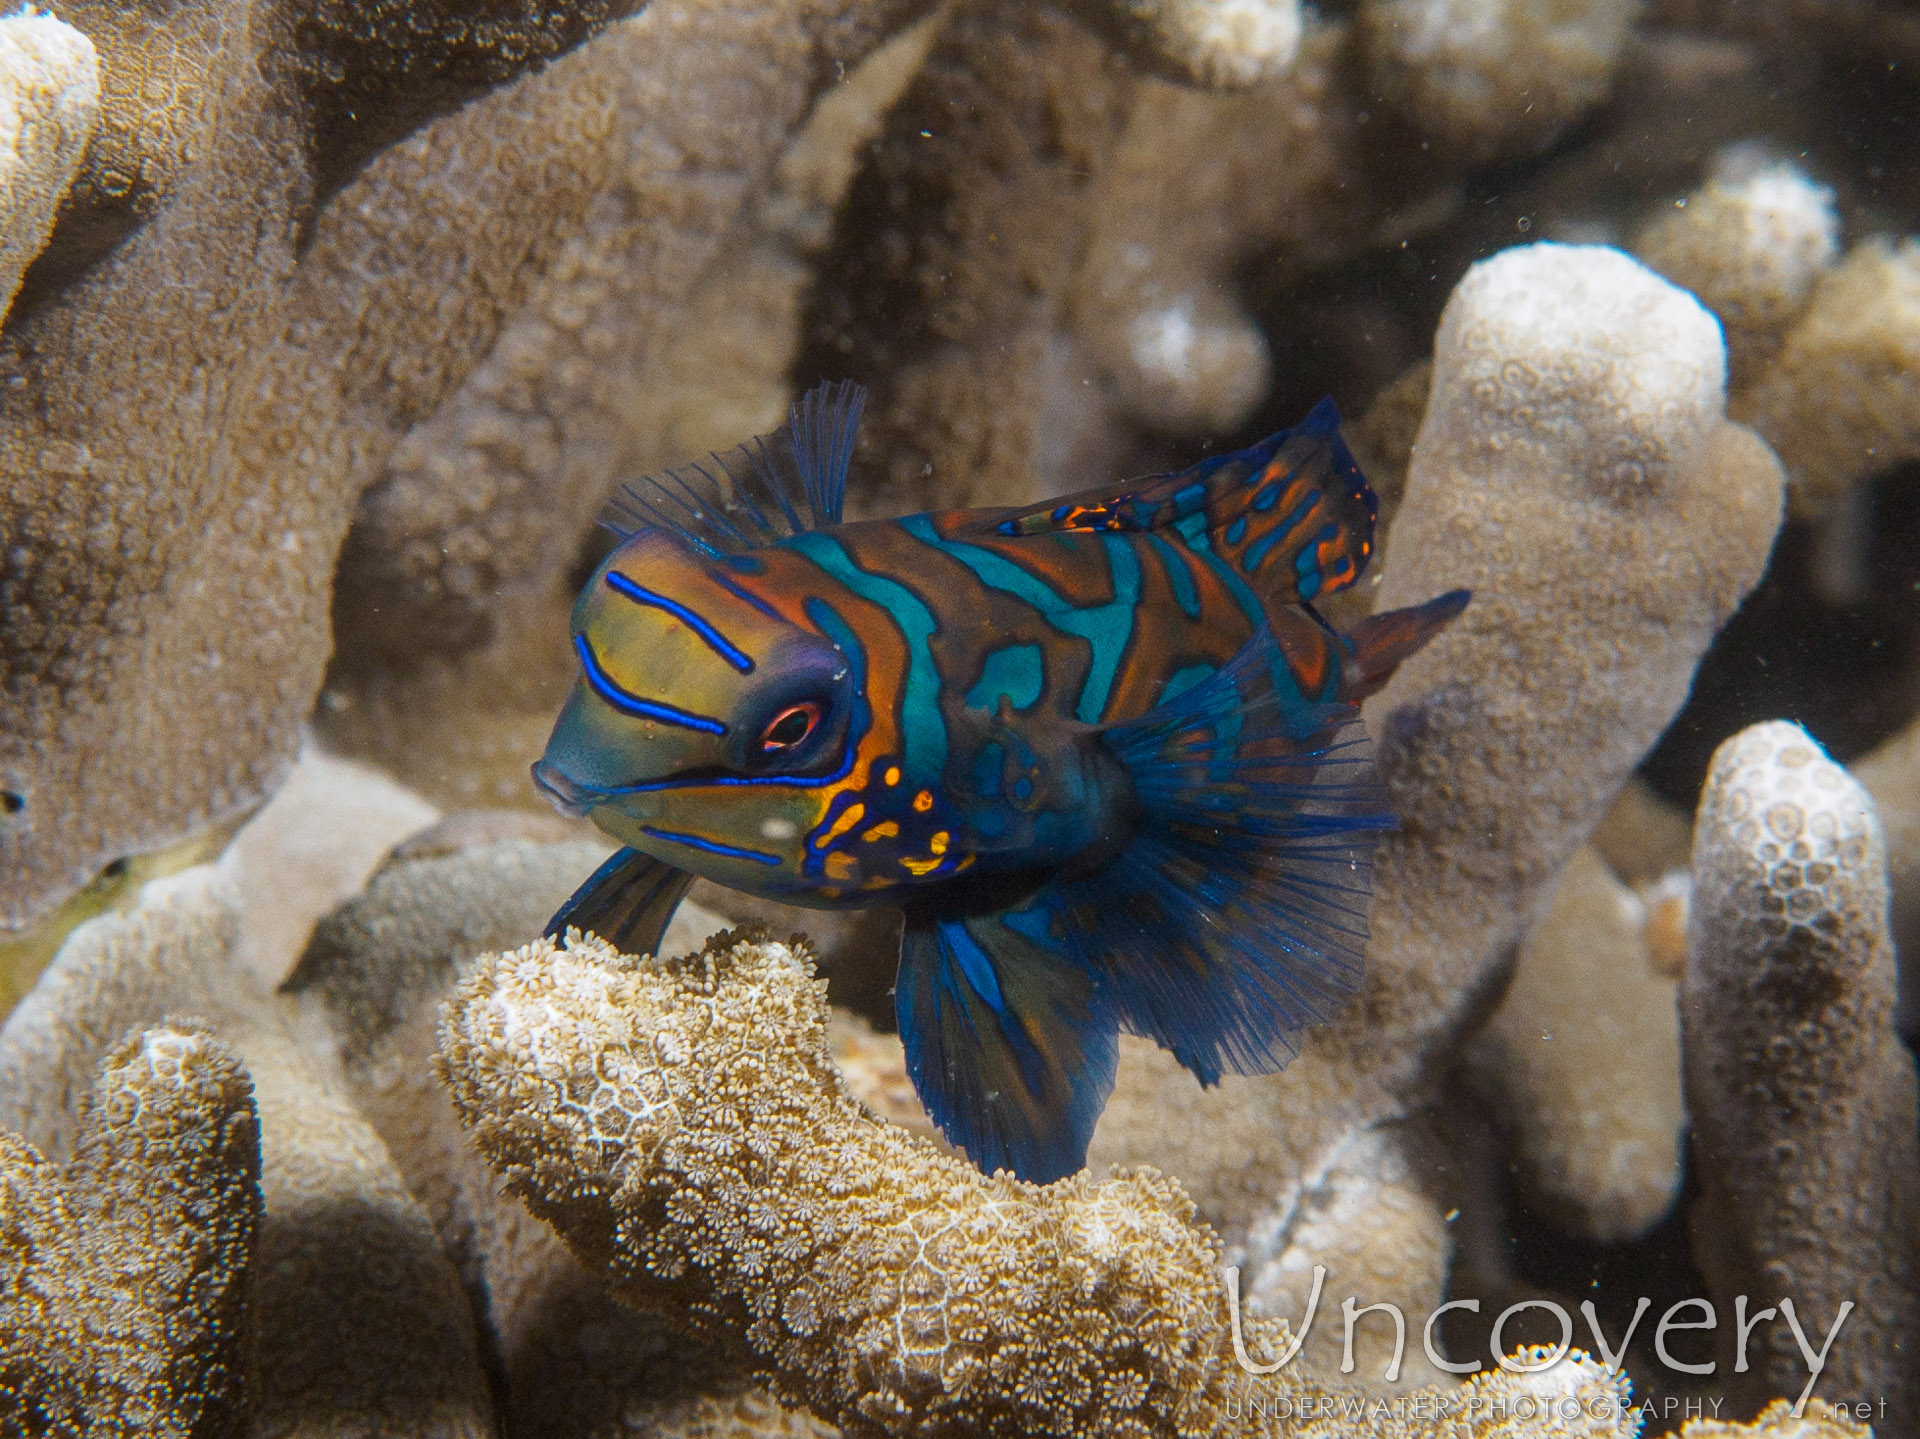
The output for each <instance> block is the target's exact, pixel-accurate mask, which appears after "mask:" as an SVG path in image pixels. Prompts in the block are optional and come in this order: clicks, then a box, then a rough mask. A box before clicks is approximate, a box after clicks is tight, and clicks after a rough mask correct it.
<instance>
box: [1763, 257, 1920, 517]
mask: <svg viewBox="0 0 1920 1439" xmlns="http://www.w3.org/2000/svg"><path fill="white" fill-rule="evenodd" d="M1737 409H1738V412H1739V414H1740V417H1741V418H1742V419H1744V420H1746V421H1747V423H1749V424H1751V425H1752V426H1753V427H1754V428H1755V429H1756V430H1758V431H1759V432H1760V433H1761V434H1763V435H1765V436H1766V437H1767V439H1768V441H1769V442H1771V443H1772V445H1773V447H1774V448H1775V449H1776V450H1778V451H1779V452H1780V458H1781V460H1782V461H1784V462H1785V464H1786V467H1787V473H1788V475H1789V476H1790V477H1791V479H1792V481H1793V483H1792V487H1791V489H1790V490H1789V491H1788V497H1789V499H1790V500H1791V502H1792V505H1793V508H1794V511H1795V513H1797V514H1801V515H1805V516H1809V517H1812V516H1819V515H1823V514H1826V513H1827V512H1829V511H1830V510H1832V509H1833V508H1834V507H1835V506H1836V505H1838V504H1839V503H1840V502H1841V501H1842V500H1843V499H1844V498H1845V497H1846V496H1847V495H1848V494H1849V493H1850V492H1851V491H1852V490H1853V489H1854V487H1855V486H1857V485H1858V484H1859V483H1860V482H1861V481H1863V480H1867V479H1870V478H1872V477H1873V476H1874V475H1876V474H1879V473H1881V472H1883V471H1885V470H1890V469H1892V468H1893V467H1894V466H1895V465H1898V464H1900V463H1902V462H1903V461H1906V460H1911V459H1914V458H1916V457H1920V240H1913V239H1908V240H1902V241H1899V242H1897V243H1895V242H1890V241H1884V240H1870V241H1867V242H1865V243H1863V244H1860V245H1857V246H1855V247H1854V249H1853V250H1852V251H1851V252H1850V253H1849V254H1848V255H1847V257H1846V259H1844V260H1842V261H1841V262H1840V264H1839V265H1838V266H1837V267H1836V268H1834V269H1833V270H1832V271H1830V272H1829V273H1828V274H1826V275H1825V276H1823V277H1822V278H1821V280H1820V283H1819V284H1818V285H1817V286H1816V287H1815V289H1814V292H1813V298H1812V299H1811V300H1810V301H1809V302H1808V304H1807V308H1806V311H1805V313H1804V314H1802V315H1801V316H1800V318H1799V320H1798V321H1797V322H1796V323H1795V324H1794V326H1793V328H1792V329H1790V330H1789V331H1788V332H1787V336H1786V341H1785V343H1784V345H1783V346H1782V348H1781V351H1780V354H1779V356H1778V357H1777V358H1776V359H1775V360H1774V361H1773V363H1772V364H1771V365H1769V366H1768V367H1767V368H1766V369H1765V370H1764V371H1763V372H1762V373H1761V375H1760V377H1759V378H1758V379H1757V380H1756V381H1755V382H1754V384H1753V386H1752V387H1751V388H1750V389H1749V390H1747V391H1746V392H1745V393H1744V394H1743V395H1741V396H1740V397H1739V403H1738V406H1737Z"/></svg>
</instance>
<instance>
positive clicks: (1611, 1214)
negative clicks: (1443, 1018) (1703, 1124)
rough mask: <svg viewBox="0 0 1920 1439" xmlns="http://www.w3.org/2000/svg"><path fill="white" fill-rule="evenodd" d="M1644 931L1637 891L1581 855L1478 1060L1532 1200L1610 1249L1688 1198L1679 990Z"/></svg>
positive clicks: (1540, 926) (1525, 953)
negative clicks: (1679, 1198)
mask: <svg viewBox="0 0 1920 1439" xmlns="http://www.w3.org/2000/svg"><path fill="white" fill-rule="evenodd" d="M1644 925H1645V916H1644V913H1643V907H1642V905H1641V903H1640V901H1639V900H1638V899H1637V898H1636V897H1635V896H1634V894H1633V892H1632V891H1631V890H1629V889H1627V887H1626V886H1625V885H1623V884H1621V883H1620V882H1619V881H1618V880H1616V879H1615V878H1614V877H1613V876H1612V875H1611V874H1609V873H1608V872H1607V868H1606V865H1605V864H1604V863H1603V862H1602V861H1601V860H1600V858H1599V857H1598V856H1597V855H1596V854H1594V852H1593V851H1592V850H1591V849H1586V850H1582V851H1580V852H1579V853H1578V854H1576V855H1575V856H1574V857H1573V860H1572V862H1571V863H1570V864H1568V866H1567V868H1566V871H1565V872H1564V873H1563V874H1562V875H1561V876H1560V882H1559V883H1558V884H1557V885H1556V886H1555V887H1554V891H1553V897H1552V899H1551V900H1550V901H1549V903H1548V906H1547V910H1546V913H1544V914H1543V915H1542V916H1541V917H1540V920H1539V922H1538V923H1537V924H1535V925H1534V927H1533V930H1532V932H1531V933H1530V934H1529V935H1528V936H1527V939H1526V942H1525V943H1524V944H1523V945H1522V946H1521V949H1520V958H1519V963H1518V965H1517V966H1516V969H1515V973H1514V977H1513V983H1512V985H1511V987H1510V988H1509V989H1508V990H1507V995H1506V998H1505V1000H1504V1001H1503V1002H1502V1003H1501V1006H1500V1008H1499V1010H1498V1011H1497V1012H1496V1013H1495V1014H1494V1016H1493V1018H1492V1020H1491V1021H1490V1022H1489V1023H1488V1025H1487V1028H1486V1030H1485V1031H1484V1032H1483V1033H1482V1034H1481V1035H1480V1036H1479V1037H1478V1039H1477V1040H1476V1041H1475V1044H1474V1048H1473V1051H1472V1052H1471V1055H1470V1059H1471V1062H1472V1064H1473V1066H1474V1068H1475V1069H1476V1070H1477V1071H1478V1072H1479V1074H1480V1077H1481V1079H1482V1082H1483V1084H1484V1085H1485V1086H1486V1087H1487V1088H1488V1089H1489V1090H1490V1091H1491V1094H1492V1097H1493V1098H1494V1100H1495V1102H1496V1103H1497V1104H1498V1106H1499V1110H1500V1113H1501V1115H1502V1116H1503V1117H1504V1119H1505V1121H1506V1123H1507V1124H1509V1125H1510V1126H1511V1127H1512V1130H1513V1138H1514V1146H1515V1150H1516V1151H1517V1155H1516V1157H1517V1159H1518V1163H1519V1168H1520V1174H1521V1180H1522V1183H1523V1184H1525V1186H1526V1188H1527V1191H1528V1193H1529V1196H1530V1197H1531V1198H1532V1199H1533V1200H1534V1201H1535V1202H1536V1203H1538V1204H1539V1205H1541V1207H1543V1208H1545V1209H1547V1210H1548V1211H1550V1212H1552V1213H1553V1214H1554V1215H1555V1216H1556V1217H1557V1218H1559V1219H1561V1220H1562V1221H1563V1222H1564V1223H1565V1225H1566V1227H1567V1228H1568V1229H1569V1230H1571V1231H1572V1232H1573V1233H1576V1234H1580V1235H1584V1236H1587V1237H1590V1238H1593V1239H1597V1240H1600V1241H1601V1242H1603V1243H1610V1244H1619V1243H1624V1242H1626V1241H1628V1240H1631V1239H1634V1238H1637V1237H1638V1236H1640V1235H1641V1234H1644V1233H1645V1232H1646V1231H1647V1230H1648V1229H1650V1228H1652V1227H1653V1226H1654V1225H1655V1224H1657V1223H1659V1221H1660V1220H1661V1219H1662V1218H1663V1217H1664V1216H1665V1215H1666V1213H1667V1210H1668V1209H1669V1208H1671V1207H1672V1205H1673V1201H1674V1198H1675V1196H1676V1195H1677V1194H1678V1193H1679V1189H1680V1140H1681V1133H1682V1124H1683V1115H1682V1112H1681V1101H1680V1035H1679V1025H1678V1018H1677V1015H1676V1012H1675V1004H1676V1000H1677V996H1676V993H1675V990H1676V988H1677V986H1676V984H1675V982H1674V979H1673V978H1672V977H1670V976H1667V975H1662V974H1660V973H1658V972H1657V971H1656V970H1655V968H1654V966H1653V963H1652V961H1651V958H1650V956H1649V955H1648V953H1647V943H1646V939H1645V936H1644Z"/></svg>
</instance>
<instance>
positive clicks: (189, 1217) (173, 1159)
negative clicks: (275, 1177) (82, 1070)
mask: <svg viewBox="0 0 1920 1439" xmlns="http://www.w3.org/2000/svg"><path fill="white" fill-rule="evenodd" d="M78 1120H79V1132H78V1138H77V1142H76V1144H75V1149H74V1156H73V1159H72V1160H71V1161H70V1162H68V1163H67V1164H64V1165H59V1164H54V1163H51V1162H49V1161H48V1160H46V1159H44V1158H42V1157H41V1156H40V1154H39V1153H38V1152H37V1151H36V1150H35V1149H33V1147H32V1146H30V1145H28V1144H27V1143H25V1142H24V1141H22V1140H20V1139H17V1138H15V1137H13V1136H11V1135H9V1134H6V1133H5V1132H3V1131H0V1431H4V1432H6V1433H9V1434H42V1433H55V1434H64V1433H71V1434H79V1433H83V1432H84V1433H88V1434H106V1435H121V1434H124V1435H133V1434H166V1435H180V1436H185V1439H215V1436H222V1435H231V1434H235V1433H237V1432H239V1430H240V1425H241V1423H242V1421H243V1420H244V1418H245V1410H244V1407H243V1403H242V1380H241V1376H242V1372H243V1369H242V1364H241V1342H242V1337H243V1334H244V1330H243V1326H242V1319H243V1317H244V1315H245V1310H246V1296H247V1280H248V1275H249V1272H250V1266H251V1265H252V1262H253V1249H254V1237H255V1232H256V1230H257V1228H258V1225H259V1222H260V1190H259V1176H260V1147H259V1140H260V1131H259V1126H258V1123H257V1121H256V1120H255V1117H254V1109H253V1096H252V1092H251V1087H250V1086H249V1084H248V1082H247V1075H246V1072H245V1071H244V1070H243V1069H242V1068H241V1067H240V1064H239V1062H238V1061H237V1060H236V1059H235V1058H234V1056H233V1055H232V1054H231V1053H230V1052H229V1051H228V1050H227V1049H226V1048H225V1047H224V1046H223V1045H221V1044H220V1043H219V1042H218V1041H216V1040H215V1039H213V1038H212V1037H211V1036H210V1035H208V1034H206V1033H205V1032H204V1031H201V1030H198V1029H194V1028H190V1027H185V1026H169V1027H165V1028H160V1029H150V1030H147V1031H146V1032H145V1033H144V1034H136V1035H134V1036H133V1037H131V1038H129V1039H128V1040H127V1041H126V1042H125V1043H123V1044H121V1045H120V1046H119V1047H118V1048H116V1049H114V1050H113V1051H112V1052H111V1053H110V1054H108V1055H107V1056H106V1057H105V1058H104V1059H103V1060H102V1061H101V1064H100V1067H99V1070H98V1073H97V1075H96V1077H95V1079H94V1081H93V1084H92V1087H91V1090H90V1092H89V1093H88V1095H87V1097H86V1098H85V1099H84V1100H83V1101H82V1103H81V1106H80V1112H79V1115H78Z"/></svg>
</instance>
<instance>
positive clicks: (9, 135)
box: [0, 9, 100, 317]
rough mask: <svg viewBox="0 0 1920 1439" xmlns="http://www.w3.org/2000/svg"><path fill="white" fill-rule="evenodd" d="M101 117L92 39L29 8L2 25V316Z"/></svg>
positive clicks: (49, 228) (42, 243) (44, 240)
mask: <svg viewBox="0 0 1920 1439" xmlns="http://www.w3.org/2000/svg"><path fill="white" fill-rule="evenodd" d="M99 112H100V62H99V59H98V58H97V57H96V56H95V54H94V50H93V42H92V41H90V40H89V39H87V37H86V36H85V35H83V34H81V33H80V32H79V31H78V30H76V29H74V28H73V27H72V26H71V25H68V24H66V23H64V22H62V21H60V20H56V19H55V18H54V17H53V16H51V15H36V14H34V13H33V11H32V10H30V9H29V10H26V11H24V12H22V13H20V14H18V15H9V16H7V17H6V18H5V19H0V317H4V316H5V314H6V313H7V309H8V307H9V306H10V305H12V304H13V296H14V292H15V291H16V290H18V289H19V288H20V276H21V274H22V272H24V271H25V270H26V268H27V265H28V264H29V263H30V262H31V261H32V260H33V258H34V256H36V255H38V254H39V253H40V251H41V250H42V249H43V248H44V247H45V245H46V243H47V236H48V235H50V234H52V233H53V216H54V211H55V209H56V208H57V207H58V206H59V204H60V202H61V200H63V199H64V198H65V197H66V193H67V186H69V185H70V184H72V183H73V177H74V173H75V172H76V171H77V170H78V169H79V168H80V158H81V156H82V155H83V154H85V153H86V148H87V141H88V140H89V139H90V138H91V137H92V135H93V127H94V125H95V123H96V122H97V120H98V118H99Z"/></svg>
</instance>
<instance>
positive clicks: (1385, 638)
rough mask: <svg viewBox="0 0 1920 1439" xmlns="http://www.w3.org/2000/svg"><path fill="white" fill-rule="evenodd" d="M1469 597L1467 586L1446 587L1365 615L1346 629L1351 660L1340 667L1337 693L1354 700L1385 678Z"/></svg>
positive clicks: (1458, 610) (1471, 596) (1463, 604)
mask: <svg viewBox="0 0 1920 1439" xmlns="http://www.w3.org/2000/svg"><path fill="white" fill-rule="evenodd" d="M1472 598H1473V591H1471V590H1448V591H1447V592H1446V593H1445V594H1444V595H1439V596H1436V597H1435V598H1433V599H1430V600H1428V601H1427V602H1426V603H1425V604H1423V605H1409V606H1408V607H1407V608H1406V609H1403V610H1388V611H1387V612H1386V613H1385V614H1378V615H1368V616H1367V617H1366V618H1365V619H1363V620H1361V621H1360V623H1358V624H1357V625H1355V626H1354V627H1353V628H1352V629H1350V630H1348V631H1347V643H1348V644H1350V645H1352V646H1353V660H1352V662H1351V663H1350V664H1348V665H1347V666H1345V667H1344V668H1343V671H1342V674H1341V680H1342V684H1341V693H1340V697H1341V698H1342V699H1344V700H1346V701H1347V702H1348V703H1350V704H1358V703H1359V702H1360V701H1361V700H1363V699H1365V698H1366V697H1367V696H1368V695H1370V694H1372V693H1373V692H1374V691H1375V690H1377V689H1379V688H1380V687H1381V686H1382V685H1384V684H1385V683H1386V682H1387V681H1388V680H1390V679H1392V678H1393V672H1394V671H1395V670H1396V669H1398V668H1399V667H1400V662H1401V661H1402V660H1404V659H1407V658H1409V657H1410V656H1412V655H1415V654H1418V653H1419V652H1420V651H1421V650H1422V649H1424V648H1426V644H1427V641H1428V640H1430V639H1432V638H1433V637H1434V636H1435V635H1437V634H1439V633H1440V631H1442V630H1443V629H1445V628H1446V627H1447V626H1448V625H1450V624H1452V623H1453V621H1454V620H1455V619H1456V618H1457V617H1458V616H1459V614H1460V612H1461V611H1462V610H1464V609H1465V608H1466V607H1467V601H1468V600H1470V599H1472Z"/></svg>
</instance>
